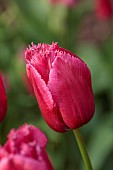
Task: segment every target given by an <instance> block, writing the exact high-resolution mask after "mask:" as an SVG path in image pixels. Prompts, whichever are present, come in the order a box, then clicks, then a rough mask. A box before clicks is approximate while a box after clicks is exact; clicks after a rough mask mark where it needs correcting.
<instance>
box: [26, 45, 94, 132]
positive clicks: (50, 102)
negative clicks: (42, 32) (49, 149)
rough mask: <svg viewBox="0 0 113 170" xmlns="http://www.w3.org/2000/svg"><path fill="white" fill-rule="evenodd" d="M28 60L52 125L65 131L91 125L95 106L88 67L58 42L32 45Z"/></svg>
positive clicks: (27, 56)
mask: <svg viewBox="0 0 113 170" xmlns="http://www.w3.org/2000/svg"><path fill="white" fill-rule="evenodd" d="M25 57H26V62H27V64H26V70H27V75H28V78H29V80H30V81H31V84H32V86H33V88H34V93H35V95H36V98H37V101H38V104H39V107H40V110H41V112H42V115H43V117H44V119H45V121H46V122H47V123H48V125H49V126H50V127H51V128H52V129H54V130H55V131H58V132H64V131H67V130H68V129H75V128H79V127H80V126H82V125H84V124H86V123H87V122H89V120H90V119H91V118H92V117H93V114H94V110H95V106H94V98H93V92H92V85H91V74H90V70H89V69H88V67H87V65H86V64H85V63H84V62H83V61H82V60H81V59H80V58H79V57H77V56H76V55H75V54H73V53H72V52H70V51H68V50H66V49H63V48H61V47H59V46H58V43H52V45H48V44H38V45H34V44H32V47H30V48H29V49H27V50H26V52H25Z"/></svg>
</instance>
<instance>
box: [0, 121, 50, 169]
mask: <svg viewBox="0 0 113 170" xmlns="http://www.w3.org/2000/svg"><path fill="white" fill-rule="evenodd" d="M46 144H47V138H46V136H45V135H44V134H43V133H42V132H41V131H40V129H38V128H36V127H35V126H32V125H27V124H25V125H23V126H22V127H20V128H19V129H17V130H15V129H13V130H11V131H10V133H9V135H8V140H7V142H6V143H5V145H4V146H3V147H1V148H0V170H53V168H52V165H51V163H50V161H49V159H48V156H47V153H46V150H45V149H46Z"/></svg>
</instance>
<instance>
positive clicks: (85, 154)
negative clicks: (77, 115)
mask: <svg viewBox="0 0 113 170" xmlns="http://www.w3.org/2000/svg"><path fill="white" fill-rule="evenodd" d="M73 132H74V135H75V138H76V140H77V144H78V147H79V149H80V152H81V155H82V158H83V161H84V164H85V167H86V170H93V167H92V165H91V161H90V158H89V155H88V152H87V150H86V147H85V144H84V141H83V138H82V136H81V135H80V132H79V130H78V129H75V130H73Z"/></svg>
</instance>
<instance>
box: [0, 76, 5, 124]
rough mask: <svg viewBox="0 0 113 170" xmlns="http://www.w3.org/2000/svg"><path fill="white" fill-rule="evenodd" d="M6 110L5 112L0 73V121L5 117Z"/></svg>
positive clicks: (3, 90)
mask: <svg viewBox="0 0 113 170" xmlns="http://www.w3.org/2000/svg"><path fill="white" fill-rule="evenodd" d="M6 112H7V97H6V93H5V88H4V85H3V81H2V76H1V75H0V122H1V121H2V120H3V118H4V117H5V115H6Z"/></svg>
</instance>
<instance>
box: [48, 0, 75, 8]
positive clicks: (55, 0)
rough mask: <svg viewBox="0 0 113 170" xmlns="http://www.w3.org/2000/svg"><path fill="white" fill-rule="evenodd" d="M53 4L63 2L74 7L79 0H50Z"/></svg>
mask: <svg viewBox="0 0 113 170" xmlns="http://www.w3.org/2000/svg"><path fill="white" fill-rule="evenodd" d="M50 2H51V3H53V4H63V5H65V6H68V7H72V6H74V5H75V4H76V2H77V0H50Z"/></svg>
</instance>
